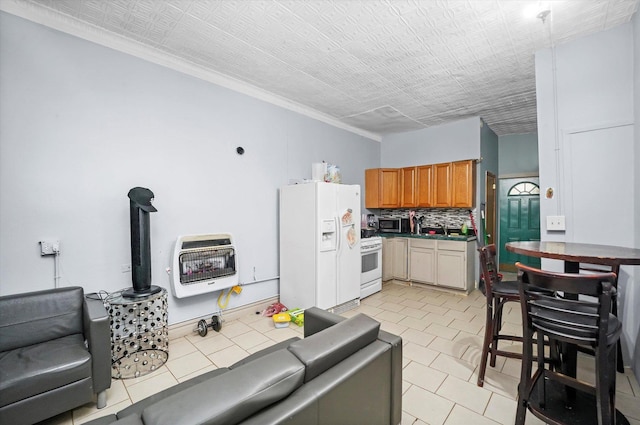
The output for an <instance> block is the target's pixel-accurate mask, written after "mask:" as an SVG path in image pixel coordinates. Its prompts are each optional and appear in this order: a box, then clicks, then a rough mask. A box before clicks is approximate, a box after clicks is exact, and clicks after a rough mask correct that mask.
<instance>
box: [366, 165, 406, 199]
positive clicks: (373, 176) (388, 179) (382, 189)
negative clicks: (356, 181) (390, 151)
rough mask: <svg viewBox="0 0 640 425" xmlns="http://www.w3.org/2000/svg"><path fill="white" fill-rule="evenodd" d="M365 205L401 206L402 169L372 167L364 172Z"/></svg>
mask: <svg viewBox="0 0 640 425" xmlns="http://www.w3.org/2000/svg"><path fill="white" fill-rule="evenodd" d="M364 185H365V201H364V202H365V205H364V206H365V207H366V208H399V207H400V170H398V169H397V168H371V169H368V170H365V172H364Z"/></svg>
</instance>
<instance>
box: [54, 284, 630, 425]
mask: <svg viewBox="0 0 640 425" xmlns="http://www.w3.org/2000/svg"><path fill="white" fill-rule="evenodd" d="M484 303H485V300H484V297H483V296H482V294H481V293H480V292H479V291H474V292H472V293H471V294H470V295H468V296H464V295H458V294H451V293H446V292H440V291H436V290H432V289H426V288H424V287H417V286H403V285H398V284H394V283H388V284H385V285H384V287H383V290H382V292H379V293H377V294H374V295H372V296H370V297H368V298H366V299H365V300H363V301H362V304H361V305H360V306H359V307H358V308H356V309H354V310H350V311H347V312H345V313H344V314H343V315H344V316H352V315H354V314H356V313H365V314H367V315H369V316H371V317H373V318H375V319H376V320H378V321H380V322H381V326H382V328H383V329H384V330H386V331H389V332H392V333H395V334H398V335H400V336H402V338H403V344H404V347H403V352H404V356H403V357H404V361H403V381H404V385H403V416H402V425H409V424H413V425H424V424H430V425H442V424H444V425H456V424H465V425H467V424H477V425H484V424H487V425H489V424H491V425H495V424H513V423H514V418H515V409H516V402H515V399H516V388H517V385H518V381H519V374H520V361H519V360H514V359H504V358H500V357H499V358H498V362H497V365H496V367H495V368H492V367H488V368H487V372H486V380H485V385H484V387H483V388H479V387H478V386H476V380H477V373H478V364H479V361H480V354H481V342H482V335H483V331H484V317H485V304H484ZM504 321H505V325H504V327H506V328H510V329H511V330H512V331H514V332H517V333H521V328H520V327H521V317H520V310H519V307H518V305H517V304H513V305H512V306H507V307H506V308H505V311H504ZM292 336H302V328H298V327H297V326H295V325H290V327H289V328H285V329H274V327H273V324H272V322H271V320H270V319H269V318H265V317H262V316H260V315H255V314H247V315H246V316H244V317H241V318H239V319H237V320H233V321H230V322H225V323H223V326H222V330H221V331H220V332H219V333H216V332H213V331H210V332H209V334H208V335H207V336H206V337H200V336H199V335H197V334H196V333H195V332H194V333H193V334H192V335H188V336H185V337H180V338H175V339H172V340H171V341H170V360H169V361H168V362H167V364H166V365H164V366H163V367H162V368H161V369H159V370H158V371H156V372H153V373H151V374H149V375H146V376H144V377H141V378H137V379H127V380H113V383H112V386H111V389H109V391H108V395H107V399H108V405H107V407H105V408H104V409H102V410H100V411H98V410H96V408H95V404H88V405H86V406H83V407H80V408H79V409H76V410H74V411H72V412H68V413H65V414H62V415H60V416H57V417H55V418H53V419H51V420H48V421H46V422H43V423H42V425H44V424H46V425H78V424H82V423H84V422H86V421H88V420H91V419H93V418H96V417H99V416H103V415H106V414H109V413H112V412H117V411H119V410H122V409H123V408H125V407H126V406H128V405H130V404H131V403H135V402H136V401H138V400H141V399H143V398H145V397H147V396H149V395H151V394H154V393H156V392H158V391H161V390H163V389H165V388H167V387H170V386H172V385H174V384H176V383H178V382H182V381H185V380H187V379H189V378H191V377H193V376H196V375H198V374H201V373H204V372H206V371H209V370H212V369H215V368H218V367H224V366H228V365H230V364H232V363H235V362H236V361H238V360H240V359H241V358H243V357H245V356H247V355H248V354H250V353H253V352H256V351H259V350H261V349H262V348H264V347H268V346H269V345H271V344H274V343H275V342H278V341H282V340H284V339H287V338H290V337H292ZM511 348H512V349H514V350H519V347H518V346H517V345H516V344H514V345H513V346H512V347H511ZM589 360H590V358H589V357H586V356H585V357H584V358H581V359H579V376H580V377H582V378H584V379H586V380H589V379H593V375H594V372H593V366H592V364H593V360H592V358H591V361H589ZM616 406H617V407H618V409H619V410H620V411H621V412H623V413H624V414H625V415H626V416H627V418H628V419H629V421H630V423H631V424H632V425H640V386H639V385H638V383H637V381H636V379H635V377H634V376H633V374H632V373H631V371H630V370H628V371H627V372H626V373H625V374H618V375H617V396H616ZM540 423H541V422H540V421H539V420H537V418H535V417H533V415H532V414H528V415H527V424H540ZM329 425H333V424H329Z"/></svg>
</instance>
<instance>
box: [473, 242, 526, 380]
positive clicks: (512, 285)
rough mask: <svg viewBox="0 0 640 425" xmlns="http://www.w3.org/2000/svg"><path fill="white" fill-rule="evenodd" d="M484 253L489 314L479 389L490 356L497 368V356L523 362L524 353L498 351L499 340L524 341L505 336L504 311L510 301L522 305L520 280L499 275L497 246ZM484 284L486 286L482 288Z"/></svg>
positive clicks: (483, 276) (481, 250) (487, 315)
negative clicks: (507, 279) (506, 278)
mask: <svg viewBox="0 0 640 425" xmlns="http://www.w3.org/2000/svg"><path fill="white" fill-rule="evenodd" d="M478 252H479V253H480V266H481V268H482V278H481V285H480V290H481V291H482V292H483V294H484V295H485V298H486V301H487V312H486V320H485V327H484V341H483V343H482V358H481V359H480V369H479V371H478V386H479V387H482V386H483V385H484V375H485V372H486V370H487V357H488V356H489V355H491V361H490V363H489V364H490V365H491V367H495V365H496V356H503V357H509V358H515V359H521V358H522V355H521V354H520V353H514V352H510V351H505V350H500V349H498V342H499V341H501V340H502V341H505V340H506V341H522V337H520V336H516V335H508V334H501V333H500V330H501V329H502V310H503V308H504V305H505V304H506V303H507V302H518V303H519V302H520V294H519V292H518V282H517V281H515V280H514V281H503V280H502V279H501V278H500V275H499V274H498V267H497V262H496V246H495V244H490V245H486V246H482V247H480V248H478ZM482 282H484V286H483V285H482Z"/></svg>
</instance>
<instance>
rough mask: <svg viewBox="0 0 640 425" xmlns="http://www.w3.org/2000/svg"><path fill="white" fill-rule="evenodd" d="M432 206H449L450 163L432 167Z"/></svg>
mask: <svg viewBox="0 0 640 425" xmlns="http://www.w3.org/2000/svg"><path fill="white" fill-rule="evenodd" d="M433 206H434V207H450V206H451V163H450V162H447V163H444V164H434V165H433Z"/></svg>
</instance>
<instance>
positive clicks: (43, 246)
mask: <svg viewBox="0 0 640 425" xmlns="http://www.w3.org/2000/svg"><path fill="white" fill-rule="evenodd" d="M56 253H60V242H59V241H55V240H42V241H40V255H54V254H56Z"/></svg>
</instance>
